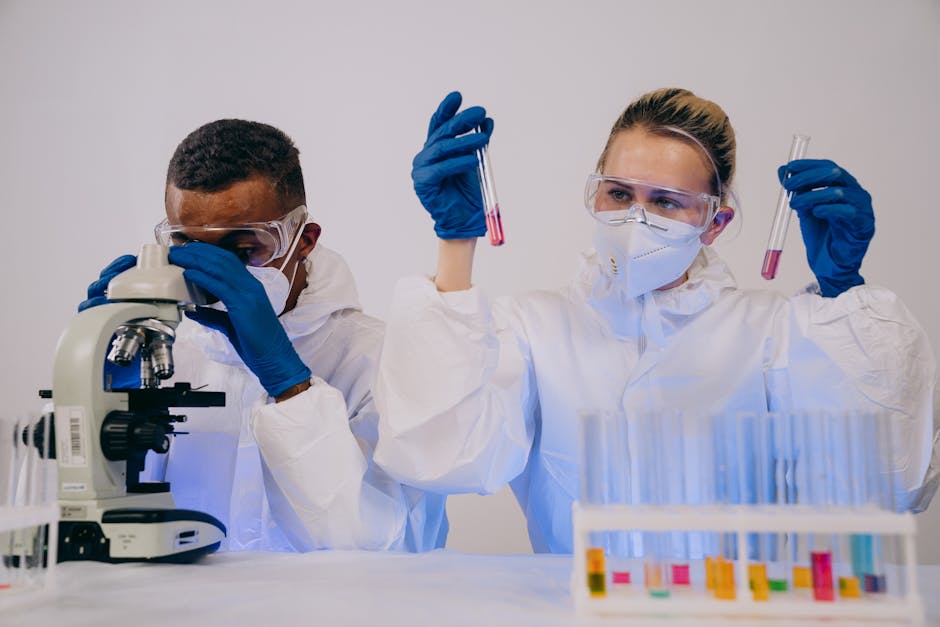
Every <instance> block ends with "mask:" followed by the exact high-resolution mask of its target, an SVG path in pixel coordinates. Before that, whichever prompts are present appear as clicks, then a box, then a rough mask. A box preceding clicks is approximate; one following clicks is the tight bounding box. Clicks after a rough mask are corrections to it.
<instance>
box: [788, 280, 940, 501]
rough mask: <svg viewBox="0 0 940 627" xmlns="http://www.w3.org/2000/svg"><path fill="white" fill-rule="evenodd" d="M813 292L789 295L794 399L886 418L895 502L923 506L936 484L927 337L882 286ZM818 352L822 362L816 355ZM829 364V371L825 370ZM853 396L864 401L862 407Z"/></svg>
mask: <svg viewBox="0 0 940 627" xmlns="http://www.w3.org/2000/svg"><path fill="white" fill-rule="evenodd" d="M813 291H814V290H812V289H807V290H806V291H805V292H804V293H802V294H799V295H797V296H795V297H794V298H792V299H791V300H790V302H791V305H792V310H791V312H792V317H791V320H792V332H793V335H794V337H792V338H791V350H790V361H791V363H790V373H791V377H793V378H794V380H795V385H794V389H793V394H794V398H800V397H802V398H804V399H806V398H808V399H814V398H816V399H821V398H830V399H833V400H834V402H836V403H841V404H842V408H843V409H844V408H851V409H870V410H872V411H876V412H879V413H883V414H885V415H887V416H889V419H890V421H891V439H892V442H891V447H892V451H893V455H892V457H893V463H894V473H895V485H896V487H895V507H896V508H897V509H898V510H906V509H915V510H916V509H920V507H921V506H926V503H927V502H929V500H930V497H931V496H932V493H931V494H927V493H926V492H928V491H932V490H934V489H936V481H935V480H934V481H931V480H930V479H931V477H929V476H927V468H928V463H929V462H930V457H931V449H932V444H933V441H934V437H933V433H932V431H933V414H934V407H933V396H934V387H935V384H936V376H937V364H936V360H935V358H934V354H933V351H932V349H931V346H930V342H929V340H928V338H927V334H926V333H925V332H924V330H923V328H922V327H921V326H920V324H918V322H917V320H916V319H915V318H914V316H913V315H912V314H911V312H910V311H909V310H908V309H907V307H906V306H905V305H904V303H902V302H901V300H900V299H899V298H898V297H897V295H895V294H894V293H893V292H891V291H889V290H887V289H884V288H881V287H877V286H871V285H862V286H858V287H854V288H852V289H850V290H848V291H846V292H844V293H842V294H840V295H839V296H838V297H836V298H823V297H821V296H819V295H817V294H815V293H813ZM817 351H821V352H822V353H823V354H824V355H825V357H826V359H817V358H816V356H815V354H817ZM794 362H797V363H794ZM833 365H834V366H835V368H836V372H835V373H833V372H829V371H828V369H829V368H830V367H831V366H833ZM857 398H862V399H864V401H863V405H862V406H861V407H859V406H858V404H857V403H856V402H855V399H857ZM918 503H920V504H921V505H918Z"/></svg>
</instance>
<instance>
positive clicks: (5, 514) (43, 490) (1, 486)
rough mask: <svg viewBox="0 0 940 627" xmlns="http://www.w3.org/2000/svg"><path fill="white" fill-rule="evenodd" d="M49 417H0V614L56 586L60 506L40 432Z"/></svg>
mask: <svg viewBox="0 0 940 627" xmlns="http://www.w3.org/2000/svg"><path fill="white" fill-rule="evenodd" d="M51 422H52V414H46V415H44V416H43V417H42V418H40V419H39V420H38V421H36V420H35V419H28V418H23V419H18V420H2V419H0V615H2V614H3V613H4V612H5V611H7V610H9V609H11V608H14V607H19V606H23V605H31V604H37V603H39V602H41V601H42V600H43V599H45V598H46V597H47V596H49V595H50V594H51V593H52V592H53V590H54V588H55V567H56V547H57V546H58V528H59V524H58V521H59V506H58V502H57V500H56V490H55V485H54V483H52V482H51V480H52V479H54V462H53V461H51V460H50V459H49V450H48V448H45V447H48V446H51V444H50V443H49V442H47V441H45V442H44V441H43V440H44V438H43V436H42V434H48V433H50V430H51V429H50V427H51ZM37 442H39V446H40V447H43V448H45V450H44V451H41V450H39V447H37V446H36V443H37Z"/></svg>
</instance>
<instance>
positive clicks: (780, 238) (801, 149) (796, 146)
mask: <svg viewBox="0 0 940 627" xmlns="http://www.w3.org/2000/svg"><path fill="white" fill-rule="evenodd" d="M808 145H809V135H794V136H793V143H792V144H790V156H789V158H788V159H787V163H790V162H791V161H793V160H795V159H802V158H803V155H805V154H806V147H807V146H808ZM789 224H790V193H789V192H788V191H787V190H786V188H785V187H784V186H783V185H781V186H780V195H779V196H778V197H777V211H776V212H775V213H774V223H773V226H772V227H771V229H770V239H769V240H768V242H767V252H766V253H764V265H763V266H762V267H761V271H760V275H761V276H762V277H764V278H765V279H767V280H768V281H769V280H771V279H773V278H774V277H776V276H777V266H778V265H779V263H780V255H781V253H782V252H783V244H784V242H785V241H786V239H787V226H789Z"/></svg>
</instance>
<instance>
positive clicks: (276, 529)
mask: <svg viewBox="0 0 940 627" xmlns="http://www.w3.org/2000/svg"><path fill="white" fill-rule="evenodd" d="M166 216H167V217H166V219H165V220H164V221H163V222H161V223H160V224H158V225H157V227H156V229H155V234H156V237H157V241H158V242H160V243H162V244H165V245H172V247H171V248H170V254H169V259H170V262H171V263H174V264H176V265H179V266H182V267H183V268H185V271H184V276H185V277H186V278H187V279H188V280H190V281H192V282H193V283H194V284H196V285H197V286H199V287H201V288H203V289H204V290H206V291H207V292H208V293H209V294H211V295H213V296H215V297H216V298H218V299H219V303H217V304H216V305H214V306H211V307H202V308H199V309H197V310H196V311H195V312H191V313H189V314H187V315H188V316H189V318H191V319H188V320H184V321H183V322H182V323H181V324H180V326H179V328H178V330H177V339H176V342H175V346H174V354H175V361H176V365H177V367H176V374H175V376H174V378H175V379H176V380H180V381H188V382H190V383H192V385H193V387H200V386H205V389H207V390H217V391H224V392H225V393H226V404H225V407H220V408H210V409H187V411H186V414H187V416H188V417H189V420H188V422H187V424H186V430H187V431H189V432H190V433H189V435H182V436H179V437H177V438H175V440H174V442H173V444H172V446H171V448H170V452H169V455H168V458H167V459H166V479H167V480H168V481H169V482H170V483H171V485H172V489H173V494H174V497H175V499H176V503H177V505H178V506H179V507H182V508H189V509H195V510H199V511H205V512H208V513H209V514H212V515H213V516H215V517H216V518H218V519H219V520H221V521H222V522H223V523H224V524H225V525H226V527H227V530H228V536H227V547H228V548H229V549H230V550H240V549H264V550H292V549H293V550H300V551H306V550H311V549H319V548H362V549H399V550H412V551H421V550H427V549H432V548H436V547H439V546H442V545H443V543H444V539H445V537H446V533H447V521H446V517H445V515H444V501H443V497H440V496H436V495H432V494H426V493H424V492H423V491H421V490H418V489H415V488H410V487H408V486H404V485H402V484H400V483H399V482H397V481H395V480H393V479H391V478H390V477H389V476H388V475H386V474H385V473H384V472H383V471H382V470H381V469H380V468H378V467H377V466H376V465H375V464H374V463H373V461H372V452H373V450H374V448H375V443H376V437H377V436H376V429H377V415H376V409H375V405H374V402H373V399H372V389H371V388H372V381H373V378H374V374H375V369H376V367H377V362H378V355H379V350H380V348H381V342H382V331H383V329H382V323H381V322H379V321H378V320H375V319H374V318H371V317H369V316H367V315H365V314H363V313H362V312H361V310H360V306H359V302H358V296H357V294H356V288H355V284H354V282H353V278H352V275H351V274H350V272H349V269H348V267H347V266H346V263H345V262H344V261H343V259H342V258H341V257H340V256H339V255H338V254H337V253H335V252H333V251H331V250H329V249H327V248H325V247H324V246H322V245H319V244H318V243H317V242H318V238H319V237H320V232H321V229H320V226H319V225H317V224H315V223H313V222H308V216H307V208H306V194H305V190H304V182H303V174H302V171H301V167H300V161H299V152H298V150H297V148H296V147H295V146H294V144H293V142H292V141H291V140H290V138H289V137H287V136H286V135H285V134H284V133H282V132H281V131H279V130H278V129H276V128H274V127H271V126H268V125H266V124H259V123H257V122H247V121H243V120H218V121H216V122H211V123H209V124H206V125H205V126H202V127H201V128H199V129H197V130H196V131H194V132H193V133H191V134H190V135H189V136H188V137H187V138H186V139H184V140H183V142H182V143H181V144H180V145H179V147H178V148H177V149H176V152H175V154H174V155H173V157H172V159H171V161H170V165H169V169H168V173H167V182H166ZM134 263H135V259H134V257H133V256H130V255H127V256H124V257H121V258H119V259H117V260H115V262H113V263H112V264H111V265H110V266H109V267H107V268H106V269H105V270H104V271H103V272H102V274H101V278H100V279H99V280H98V281H96V282H95V283H93V284H92V285H91V286H90V287H89V290H88V296H89V299H88V300H87V301H85V302H84V303H82V305H81V306H80V309H84V308H86V307H90V306H94V305H97V304H99V303H101V302H105V296H104V289H105V287H106V286H107V283H108V281H109V280H110V279H111V278H113V277H114V276H115V275H117V274H118V273H120V272H121V271H123V270H125V269H127V268H129V267H131V266H133V265H134ZM123 370H126V371H130V370H131V369H130V368H127V369H123ZM113 374H114V376H118V377H121V376H123V377H126V376H127V372H116V373H113ZM154 461H155V460H154V459H153V457H151V458H149V459H148V465H153V464H154Z"/></svg>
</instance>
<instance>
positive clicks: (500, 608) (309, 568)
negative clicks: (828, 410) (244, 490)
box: [0, 551, 940, 627]
mask: <svg viewBox="0 0 940 627" xmlns="http://www.w3.org/2000/svg"><path fill="white" fill-rule="evenodd" d="M570 573H571V558H570V557H569V556H553V555H509V556H493V555H468V554H461V553H454V552H451V551H434V552H431V553H424V554H418V555H413V554H402V553H368V552H356V551H353V552H342V551H322V552H315V553H307V554H296V553H218V554H215V555H210V556H208V557H207V558H204V559H203V560H202V561H201V562H198V563H196V564H189V565H170V564H121V565H111V564H100V563H96V562H68V563H65V564H61V565H59V568H58V572H57V580H58V582H57V588H56V590H55V592H54V594H52V595H51V596H49V597H48V598H47V599H45V600H44V601H43V602H42V603H41V604H36V605H33V606H31V607H22V608H14V609H12V610H11V609H7V610H5V611H3V613H2V614H0V625H2V626H3V627H17V626H24V627H25V626H29V627H36V626H46V625H49V626H50V627H51V626H60V625H61V626H69V627H81V626H89V627H91V626H94V627H105V626H112V625H114V626H118V625H119V626H121V627H125V626H127V627H149V626H152V625H170V626H173V627H186V626H189V625H192V626H194V627H195V626H198V627H212V626H215V625H218V626H224V627H235V626H239V627H240V626H242V625H272V626H275V627H288V626H291V625H304V626H314V625H316V626H328V625H329V626H332V625H369V626H372V625H408V626H409V627H410V626H414V625H434V626H451V625H454V626H460V625H468V626H470V625H472V626H474V627H483V626H486V627H490V626H501V625H505V626H507V627H509V626H511V627H523V626H527V625H533V626H535V625H538V626H540V627H551V626H553V625H585V624H592V625H593V624H598V625H616V624H624V623H628V624H630V625H631V626H635V625H639V624H651V625H662V624H664V623H668V624H670V625H695V626H696V627H702V626H703V625H711V624H715V625H727V624H734V625H748V624H752V623H753V620H744V619H739V620H728V619H725V620H719V621H714V622H711V621H705V620H701V619H696V620H692V619H684V620H680V619H671V620H662V619H658V620H657V619H645V620H642V621H639V620H637V619H635V618H631V619H629V620H626V619H623V618H620V619H619V620H618V619H593V620H584V619H582V620H579V619H578V617H577V616H576V615H575V613H574V610H573V608H572V602H571V598H570V595H569V589H568V587H569V577H570ZM918 576H919V580H920V589H921V592H922V594H923V597H924V603H925V606H926V608H927V625H940V566H922V567H920V568H919V569H918ZM810 622H812V621H810ZM806 623H807V621H801V622H799V623H793V624H800V625H803V626H804V627H805V625H806ZM766 624H767V625H773V626H775V627H777V626H780V625H785V624H790V622H789V621H779V620H778V621H768V622H766ZM818 624H820V625H832V624H834V623H833V622H828V623H822V622H821V623H818ZM840 624H844V623H840ZM867 624H868V625H869V626H870V625H872V624H873V623H867Z"/></svg>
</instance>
